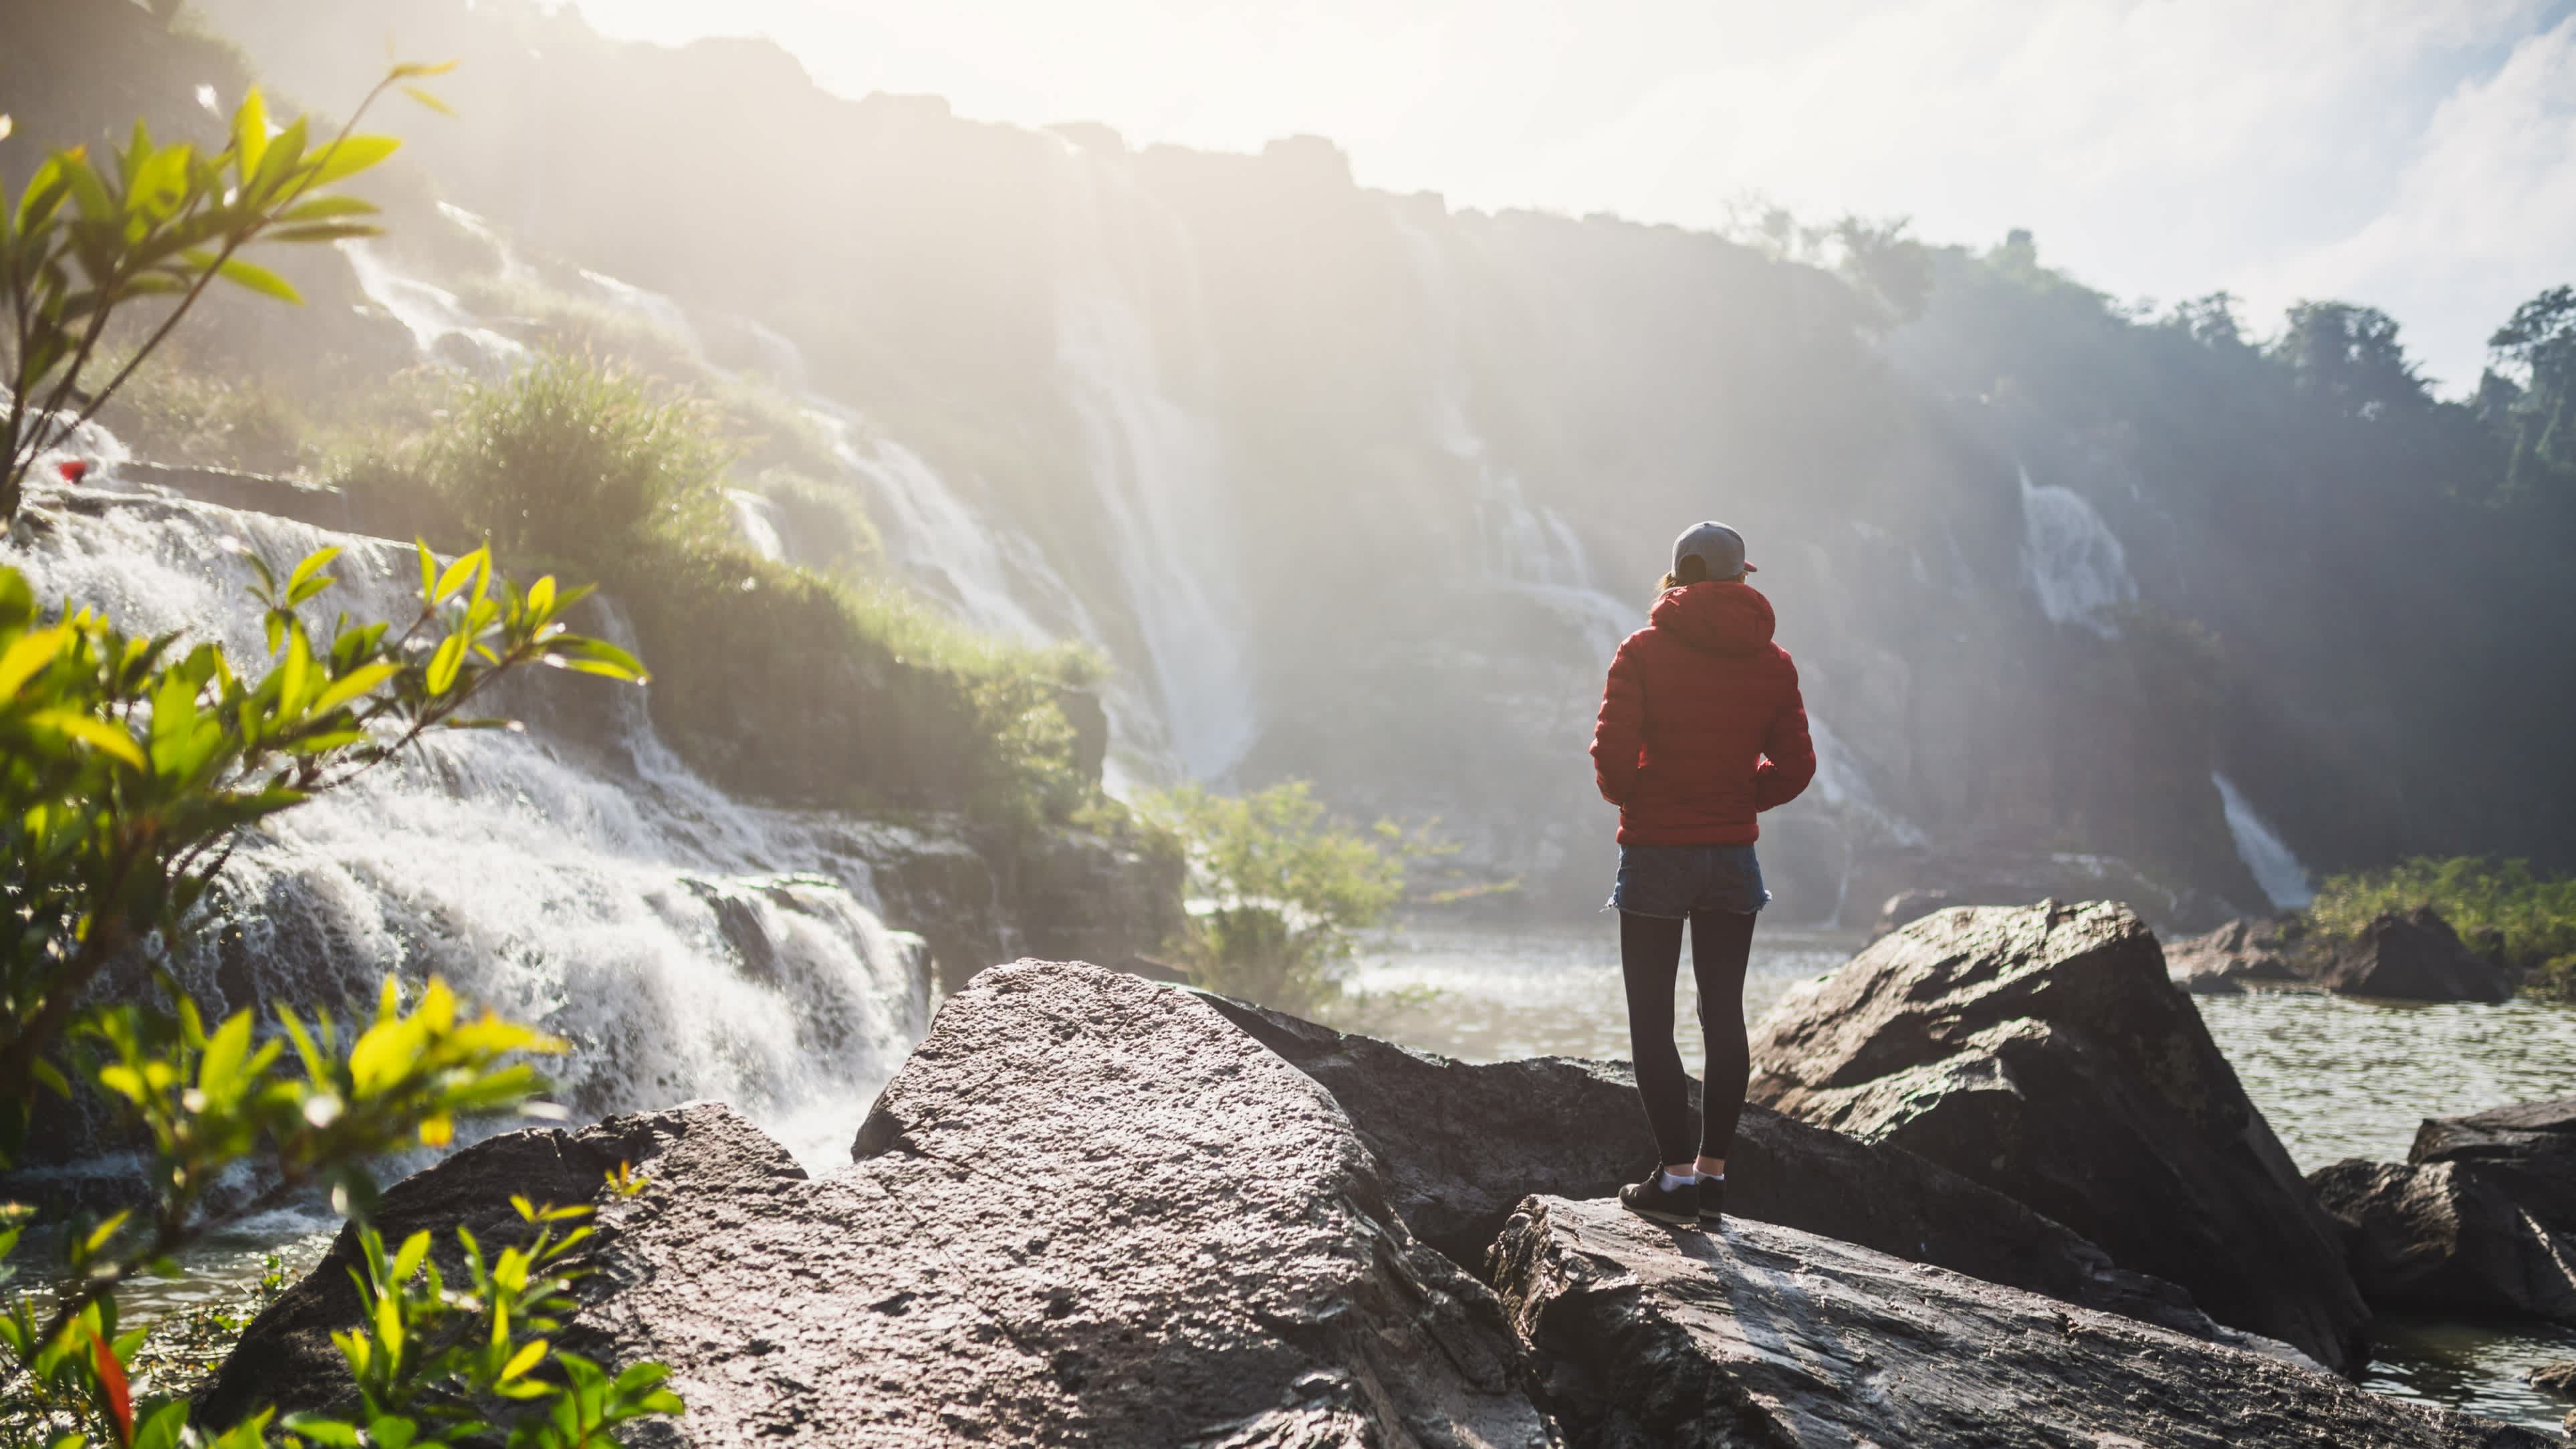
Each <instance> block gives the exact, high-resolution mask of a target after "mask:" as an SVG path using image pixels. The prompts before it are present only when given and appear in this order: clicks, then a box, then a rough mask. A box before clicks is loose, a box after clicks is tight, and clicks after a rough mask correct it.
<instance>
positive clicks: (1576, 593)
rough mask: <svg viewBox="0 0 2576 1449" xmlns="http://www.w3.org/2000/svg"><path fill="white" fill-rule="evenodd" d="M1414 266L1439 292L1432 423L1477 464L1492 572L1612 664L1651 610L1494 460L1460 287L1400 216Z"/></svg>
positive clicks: (1437, 438) (1433, 304)
mask: <svg viewBox="0 0 2576 1449" xmlns="http://www.w3.org/2000/svg"><path fill="white" fill-rule="evenodd" d="M1395 228H1396V235H1397V236H1399V237H1401V238H1402V239H1403V242H1404V248H1405V254H1406V255H1407V256H1408V257H1409V258H1411V260H1412V262H1413V268H1414V274H1415V277H1416V279H1417V280H1418V281H1419V282H1420V284H1421V286H1422V290H1423V295H1424V296H1425V298H1427V299H1428V301H1429V302H1430V311H1431V319H1432V320H1431V337H1432V358H1433V366H1432V383H1431V408H1430V429H1431V437H1432V441H1433V442H1435V443H1436V444H1438V445H1439V447H1440V450H1441V451H1442V452H1444V453H1447V454H1448V455H1449V456H1451V457H1453V458H1456V459H1458V460H1459V461H1461V462H1463V463H1466V464H1468V465H1469V466H1471V467H1473V468H1474V469H1475V470H1476V516H1477V533H1478V537H1479V540H1480V542H1481V543H1482V545H1483V557H1484V567H1485V573H1486V575H1487V577H1489V578H1491V579H1493V580H1495V581H1497V582H1499V583H1502V584H1504V585H1506V586H1508V587H1511V588H1513V589H1515V590H1517V591H1519V592H1521V593H1525V594H1528V595H1529V596H1531V597H1533V598H1537V599H1539V600H1541V601H1543V602H1545V603H1546V604H1547V605H1548V606H1549V607H1550V608H1551V609H1552V610H1554V611H1555V612H1556V613H1557V614H1558V615H1559V616H1560V617H1562V618H1564V619H1565V620H1566V621H1567V622H1568V623H1569V624H1571V625H1572V626H1574V628H1575V629H1577V630H1578V631H1580V633H1581V634H1582V636H1583V639H1584V641H1585V643H1586V645H1587V647H1588V648H1589V649H1590V651H1591V653H1592V654H1593V656H1594V657H1595V659H1596V661H1597V662H1599V663H1602V664H1605V665H1606V664H1607V663H1608V662H1609V660H1610V656H1611V655H1612V654H1614V653H1616V652H1618V648H1619V641H1620V640H1622V639H1625V638H1627V637H1628V635H1629V634H1630V633H1632V632H1634V631H1635V630H1636V629H1637V628H1639V627H1640V626H1641V625H1642V624H1643V623H1644V619H1643V618H1642V617H1641V611H1640V610H1639V609H1638V607H1637V606H1636V605H1635V604H1634V603H1632V602H1626V601H1622V600H1620V599H1618V598H1615V597H1613V596H1612V595H1610V594H1608V593H1606V592H1604V591H1603V590H1602V589H1601V588H1599V587H1598V586H1597V585H1596V584H1595V582H1594V575H1593V570H1592V561H1591V559H1590V558H1589V557H1588V556H1587V554H1586V553H1585V551H1584V548H1583V541H1582V540H1581V539H1580V538H1578V537H1576V536H1575V532H1574V526H1573V525H1572V524H1571V523H1568V522H1567V521H1566V518H1565V516H1564V515H1563V514H1561V513H1559V512H1557V511H1556V510H1555V509H1554V508H1550V507H1547V506H1544V505H1533V504H1532V503H1531V502H1530V501H1529V498H1528V496H1527V490H1526V489H1525V488H1524V487H1523V486H1522V484H1521V479H1520V475H1519V474H1517V473H1514V472H1513V471H1511V470H1510V469H1508V468H1506V467H1504V466H1502V465H1501V464H1500V463H1499V462H1497V461H1496V460H1495V458H1494V457H1493V454H1492V452H1491V450H1490V449H1488V448H1487V447H1486V446H1485V440H1484V438H1483V437H1482V436H1481V435H1480V434H1478V433H1477V431H1476V430H1475V428H1474V427H1473V426H1472V425H1471V424H1469V422H1468V421H1467V404H1466V397H1467V385H1466V368H1465V366H1464V365H1463V364H1462V363H1461V361H1460V359H1459V350H1460V344H1459V331H1460V329H1459V322H1458V299H1457V290H1456V288H1455V287H1454V286H1453V285H1452V284H1451V282H1450V277H1449V268H1448V264H1447V262H1446V261H1445V259H1444V258H1443V257H1442V256H1441V254H1440V244H1439V243H1438V242H1436V241H1434V240H1433V239H1432V237H1431V234H1430V233H1428V232H1426V231H1424V230H1423V229H1422V228H1420V227H1418V226H1415V225H1414V224H1413V223H1412V222H1410V221H1407V220H1404V219H1403V218H1401V217H1399V218H1397V219H1396V222H1395Z"/></svg>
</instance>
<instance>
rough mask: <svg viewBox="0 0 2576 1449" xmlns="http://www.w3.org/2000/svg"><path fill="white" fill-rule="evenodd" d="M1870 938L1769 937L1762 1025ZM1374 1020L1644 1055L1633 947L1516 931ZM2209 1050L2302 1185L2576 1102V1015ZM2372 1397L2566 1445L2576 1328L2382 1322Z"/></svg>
mask: <svg viewBox="0 0 2576 1449" xmlns="http://www.w3.org/2000/svg"><path fill="white" fill-rule="evenodd" d="M1861 944H1862V938H1861V937H1858V936H1855V935H1850V934H1836V933H1824V932H1814V931H1797V930H1769V929H1766V930H1764V931H1763V932H1762V933H1761V934H1759V935H1757V936H1756V937H1755V938H1754V947H1753V961H1752V964H1751V966H1750V968H1749V969H1748V970H1747V972H1746V976H1745V1009H1746V1014H1747V1016H1748V1017H1749V1018H1750V1019H1754V1020H1759V1019H1760V1018H1761V1016H1762V1014H1763V1013H1764V1012H1766V1011H1768V1010H1769V1009H1770V1007H1771V1006H1772V1004H1773V1003H1775V1002H1777V1001H1778V1000H1779V999H1780V996H1781V993H1783V992H1784V991H1786V990H1787V989H1788V988H1789V987H1790V986H1791V985H1793V984H1795V983H1797V982H1799V981H1801V980H1804V979H1806V978H1808V977H1811V976H1815V975H1819V974H1821V973H1823V972H1827V971H1831V970H1833V969H1834V968H1835V967H1837V966H1840V965H1841V964H1842V963H1843V962H1844V961H1846V960H1848V959H1850V957H1851V954H1852V952H1854V951H1855V950H1857V949H1859V947H1860V945H1861ZM1680 974H1681V981H1680V983H1679V985H1678V987H1677V996H1678V1001H1679V1007H1680V1011H1679V1016H1680V1020H1681V1022H1682V1027H1681V1035H1682V1039H1683V1040H1682V1053H1683V1057H1684V1060H1686V1061H1688V1062H1690V1063H1691V1064H1692V1067H1693V1070H1697V1063H1698V1058H1699V1056H1700V1042H1699V1027H1698V1023H1697V1021H1696V1020H1695V1019H1694V1017H1693V1015H1692V1013H1693V1009H1694V1007H1695V1005H1696V993H1695V992H1694V991H1693V990H1692V989H1691V986H1690V970H1689V967H1688V965H1687V963H1685V965H1684V967H1683V969H1682V971H1681V973H1680ZM1356 984H1357V986H1358V987H1359V988H1360V990H1361V992H1362V993H1364V995H1363V1000H1362V1004H1361V1005H1360V1006H1359V1007H1358V1008H1356V1009H1355V1010H1354V1011H1352V1012H1350V1013H1348V1014H1346V1016H1345V1018H1344V1019H1342V1020H1339V1021H1337V1022H1336V1023H1335V1024H1336V1025H1340V1026H1344V1027H1347V1028H1349V1029H1352V1030H1360V1031H1372V1032H1376V1033H1378V1034H1381V1035H1386V1036H1392V1037H1394V1038H1395V1039H1397V1040H1399V1041H1403V1042H1405V1043H1407V1044H1408V1045H1412V1046H1416V1047H1420V1048H1423V1049H1425V1050H1428V1051H1436V1052H1440V1053H1443V1054H1445V1055H1449V1056H1454V1057H1462V1058H1465V1059H1467V1060H1470V1061H1504V1060H1509V1059H1510V1058H1513V1057H1523V1056H1536V1055H1542V1054H1547V1053H1560V1054H1563V1055H1567V1056H1588V1057H1620V1058H1624V1057H1626V1056H1627V1055H1628V1018H1627V1007H1626V1003H1625V998H1624V996H1623V995H1622V992H1621V987H1620V980H1619V946H1618V930H1617V927H1616V925H1615V923H1613V922H1612V921H1611V919H1610V918H1608V917H1604V918H1602V920H1601V921H1600V922H1599V923H1598V924H1597V925H1594V926H1588V927H1586V926H1576V927H1535V928H1529V929H1514V930H1511V931H1508V932H1505V931H1500V930H1494V929H1486V930H1456V929H1444V928H1439V927H1432V928H1417V929H1414V930H1411V931H1408V932H1406V933H1404V934H1403V935H1401V936H1399V937H1396V938H1394V939H1393V940H1392V941H1390V942H1389V943H1388V945H1387V948H1386V950H1385V952H1384V954H1383V955H1382V957H1381V958H1380V959H1377V960H1375V961H1374V962H1372V963H1370V964H1369V965H1367V966H1365V967H1364V968H1362V969H1361V970H1360V971H1359V972H1358V974H1357V976H1356ZM2195 1001H2196V1003H2197V1004H2198V1005H2199V1007H2200V1012H2201V1019H2202V1020H2203V1021H2205V1022H2207V1023H2208V1024H2209V1030H2210V1035H2211V1036H2212V1037H2214V1038H2216V1039H2217V1042H2218V1045H2219V1048H2220V1050H2222V1051H2224V1052H2225V1053H2226V1054H2227V1059H2228V1061H2229V1062H2231V1063H2232V1064H2234V1066H2235V1068H2236V1074H2237V1076H2238V1077H2239V1078H2240V1079H2241V1080H2242V1081H2243V1082H2244V1084H2245V1091H2246V1095H2248V1096H2250V1097H2251V1098H2253V1099H2254V1104H2255V1105H2256V1106H2257V1107H2259V1108H2261V1109H2262V1111H2263V1115H2264V1116H2265V1118H2267V1119H2268V1120H2269V1121H2270V1122H2271V1124H2272V1129H2273V1131H2274V1132H2276V1133H2278V1134H2279V1135H2280V1138H2281V1141H2282V1144H2283V1145H2284V1146H2286V1147H2287V1148H2288V1149H2289V1151H2290V1156H2291V1157H2292V1159H2294V1160H2295V1161H2296V1162H2297V1163H2298V1164H2299V1166H2300V1168H2301V1169H2302V1170H2308V1171H2313V1170H2314V1169H2316V1168H2319V1167H2323V1166H2325V1165H2326V1164H2328V1163H2330V1162H2336V1161H2339V1160H2341V1159H2343V1158H2346V1157H2366V1158H2371V1159H2374V1160H2377V1161H2383V1162H2397V1161H2402V1160H2404V1158H2405V1156H2406V1149H2407V1146H2408V1144H2410V1143H2411V1142H2413V1141H2414V1138H2415V1128H2416V1126H2417V1124H2418V1123H2420V1122H2421V1121H2422V1120H2423V1119H2424V1118H2426V1117H2447V1116H2456V1115H2458V1114H2460V1113H2465V1112H2475V1111H2479V1110H2481V1109H2484V1108H2487V1107H2495V1106H2501V1105H2503V1104H2505V1103H2507V1102H2524V1101H2531V1100H2534V1099H2538V1098H2544V1097H2560V1096H2566V1095H2568V1094H2570V1093H2576V1011H2571V1010H2567V1009H2564V1008H2560V1007H2551V1006H2540V1005H2535V1004H2530V1003H2525V1002H2514V1003H2510V1004H2507V1005H2503V1006H2401V1005H2395V1004H2387V1003H2379V1002H2365V1001H2355V1000H2351V999H2348V998H2344V997H2335V996H2319V995H2305V994H2299V995H2293V994H2290V993H2267V994H2261V995H2250V996H2213V997H2198V998H2195ZM2378 1340H2379V1346H2378V1359H2377V1361H2376V1362H2374V1363H2373V1364H2372V1366H2371V1369H2370V1372H2369V1374H2368V1376H2367V1377H2366V1378H2365V1379H2364V1383H2365V1385H2366V1386H2367V1387H2369V1388H2371V1389H2374V1390H2376V1391H2378V1392H2380V1393H2384V1394H2387V1395H2390V1396H2391V1397H2394V1398H2401V1399H2411V1400H2414V1401H2416V1402H2419V1403H2428V1404H2438V1405H2441V1406H2444V1407H2447V1408H2457V1409H2467V1410H2470V1411H2472V1412H2475V1413H2480V1414H2486V1415H2490V1416H2492V1417H2494V1418H2499V1419H2504V1420H2507V1421H2509V1422H2513V1423H2518V1424H2524V1425H2528V1426H2530V1427H2532V1428H2537V1429H2556V1428H2557V1427H2558V1425H2559V1420H2560V1418H2561V1417H2562V1416H2564V1415H2565V1414H2566V1412H2567V1410H2568V1409H2569V1407H2570V1405H2569V1404H2567V1403H2566V1402H2564V1401H2562V1400H2557V1399H2552V1398H2550V1397H2548V1396H2547V1395H2544V1394H2541V1393H2540V1392H2538V1391H2537V1390H2535V1389H2533V1388H2532V1387H2531V1386H2530V1385H2529V1384H2526V1383H2524V1382H2523V1380H2522V1375H2523V1374H2524V1373H2526V1372H2528V1371H2529V1370H2530V1369H2531V1368H2533V1367H2535V1366H2537V1365H2539V1364H2543V1363H2550V1362H2555V1361H2558V1360H2562V1359H2568V1358H2576V1329H2567V1328H2559V1327H2553V1326H2549V1325H2535V1324H2528V1323H2460V1322H2455V1321H2444V1320H2433V1319H2420V1318H2413V1317H2402V1316H2394V1315H2390V1316H2383V1317H2382V1318H2381V1320H2380V1322H2379V1325H2378Z"/></svg>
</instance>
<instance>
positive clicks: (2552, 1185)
mask: <svg viewBox="0 0 2576 1449" xmlns="http://www.w3.org/2000/svg"><path fill="white" fill-rule="evenodd" d="M2406 1160H2407V1161H2409V1162H2413V1163H2434V1162H2456V1163H2459V1164H2461V1165H2462V1166H2464V1167H2468V1168H2471V1169H2474V1170H2475V1171H2476V1173H2477V1175H2478V1176H2479V1177H2480V1178H2482V1179H2484V1180H2485V1181H2487V1182H2489V1183H2491V1184H2493V1185H2494V1186H2495V1187H2496V1189H2497V1190H2498V1191H2500V1192H2502V1193H2503V1194H2504V1195H2505V1196H2507V1197H2509V1198H2511V1199H2513V1201H2514V1203H2515V1204H2516V1205H2517V1206H2519V1207H2520V1208H2521V1209H2522V1210H2523V1211H2525V1212H2527V1213H2529V1214H2531V1215H2532V1216H2533V1217H2534V1218H2536V1219H2538V1220H2539V1221H2540V1222H2541V1224H2542V1225H2544V1226H2546V1227H2548V1228H2550V1229H2552V1230H2553V1231H2556V1232H2561V1233H2571V1232H2576V1097H2560V1098H2558V1099H2556V1100H2555V1101H2548V1102H2523V1103H2520V1104H2517V1105H2515V1106H2511V1107H2498V1108H2496V1109H2494V1110H2493V1111H2488V1112H2479V1113H2476V1114H2474V1115H2472V1116H2467V1117H2433V1118H2427V1119H2426V1120H2425V1122H2424V1125H2423V1126H2422V1127H2421V1128H2419V1129H2417V1131H2416V1133H2415V1145H2414V1147H2413V1148H2412V1150H2410V1151H2409V1152H2408V1153H2407V1155H2406Z"/></svg>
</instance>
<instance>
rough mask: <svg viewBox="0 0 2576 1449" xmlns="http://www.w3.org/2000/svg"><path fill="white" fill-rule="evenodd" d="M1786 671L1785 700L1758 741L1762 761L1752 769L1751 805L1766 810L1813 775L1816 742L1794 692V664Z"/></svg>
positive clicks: (1801, 701) (1795, 794) (1785, 800)
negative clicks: (1787, 689)
mask: <svg viewBox="0 0 2576 1449" xmlns="http://www.w3.org/2000/svg"><path fill="white" fill-rule="evenodd" d="M1787 668H1788V670H1789V700H1788V703H1786V704H1784V705H1782V706H1781V707H1780V713H1779V714H1777V715H1775V716H1773V718H1772V720H1771V730H1770V733H1769V734H1767V735H1765V736H1764V737H1763V740H1762V755H1763V760H1762V763H1761V764H1759V765H1757V766H1755V767H1754V770H1753V808H1754V809H1756V810H1769V809H1772V808H1774V807H1776V806H1781V805H1786V804H1788V803H1789V802H1790V801H1792V800H1795V799H1797V798H1798V794H1799V792H1800V791H1802V790H1804V789H1806V788H1807V782H1808V781H1810V780H1813V779H1814V778H1816V742H1815V740H1814V739H1813V738H1812V737H1810V736H1809V735H1808V733H1807V702H1806V701H1805V700H1804V699H1801V698H1800V697H1799V695H1798V666H1797V665H1795V664H1791V665H1788V666H1787Z"/></svg>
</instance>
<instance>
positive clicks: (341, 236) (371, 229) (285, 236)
mask: <svg viewBox="0 0 2576 1449" xmlns="http://www.w3.org/2000/svg"><path fill="white" fill-rule="evenodd" d="M384 234H385V229H384V228H383V227H380V226H370V225H368V224H367V223H365V222H362V221H326V222H315V223H314V224H312V225H311V226H287V227H280V228H278V229H277V230H275V231H272V232H270V233H268V234H267V235H266V236H265V237H263V238H262V240H265V241H273V242H306V243H312V242H342V241H363V240H365V239H366V238H368V237H377V236H383V235H384Z"/></svg>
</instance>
